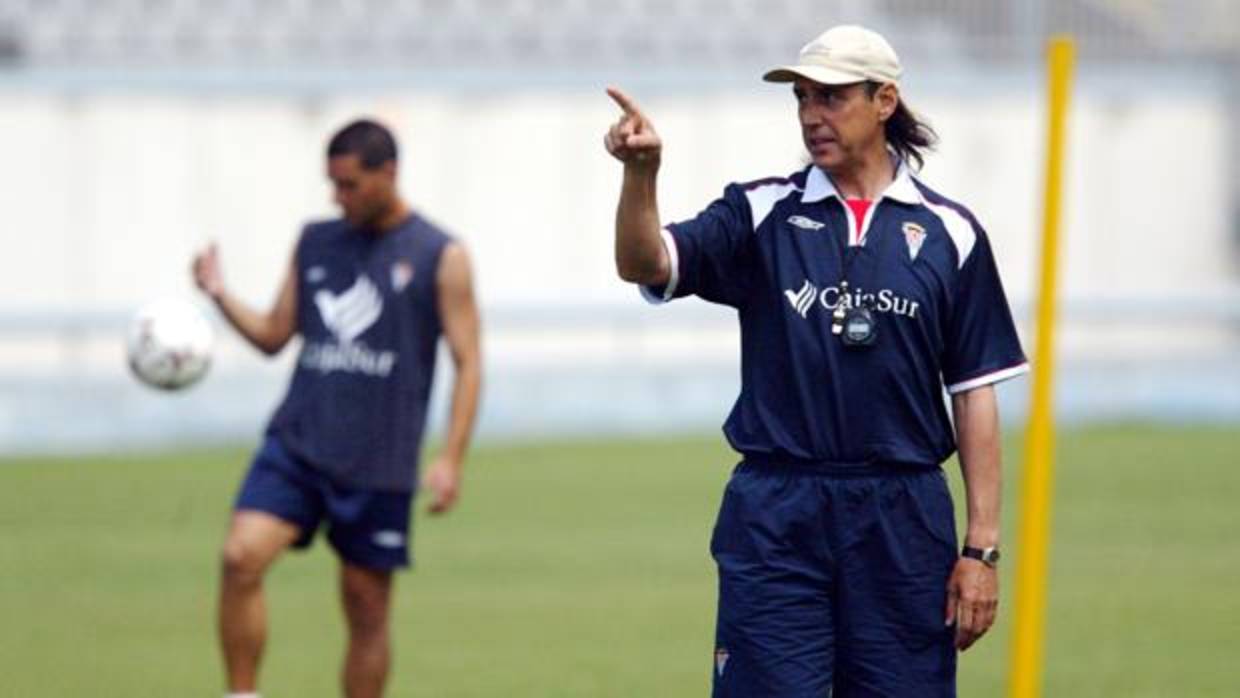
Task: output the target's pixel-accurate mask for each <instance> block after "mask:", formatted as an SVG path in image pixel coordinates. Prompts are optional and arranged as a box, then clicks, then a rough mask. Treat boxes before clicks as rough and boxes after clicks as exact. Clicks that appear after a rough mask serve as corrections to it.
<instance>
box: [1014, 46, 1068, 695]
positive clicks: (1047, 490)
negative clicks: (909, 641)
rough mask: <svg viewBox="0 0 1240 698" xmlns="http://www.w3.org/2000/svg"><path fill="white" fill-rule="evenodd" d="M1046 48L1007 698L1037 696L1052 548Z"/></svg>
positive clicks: (1055, 100) (1051, 230)
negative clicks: (1032, 330) (1038, 261)
mask: <svg viewBox="0 0 1240 698" xmlns="http://www.w3.org/2000/svg"><path fill="white" fill-rule="evenodd" d="M1048 48H1049V51H1048V53H1047V90H1048V94H1049V103H1048V107H1049V118H1050V124H1049V129H1048V131H1047V148H1046V153H1047V155H1046V184H1045V186H1046V191H1045V197H1046V202H1045V212H1044V218H1043V220H1042V269H1041V278H1040V282H1039V283H1040V288H1039V291H1038V318H1037V344H1036V347H1035V350H1034V355H1033V391H1032V399H1031V405H1030V408H1029V425H1028V429H1027V431H1026V436H1025V467H1024V478H1023V482H1022V485H1021V503H1020V531H1019V539H1018V548H1017V553H1018V554H1017V560H1016V617H1015V620H1014V623H1015V630H1014V638H1013V643H1012V671H1011V684H1010V695H1011V698H1038V696H1040V695H1041V693H1042V691H1041V680H1042V655H1043V635H1044V634H1045V626H1046V576H1047V574H1046V571H1047V564H1046V561H1047V557H1048V549H1049V548H1050V545H1049V542H1050V511H1051V492H1052V486H1051V485H1052V482H1053V474H1054V467H1053V466H1054V450H1055V422H1054V414H1053V412H1054V409H1053V404H1052V401H1053V399H1054V396H1053V391H1052V387H1053V385H1052V383H1053V378H1054V375H1055V350H1054V346H1055V343H1054V336H1055V288H1056V281H1057V279H1058V275H1057V267H1058V261H1059V217H1060V201H1061V196H1060V194H1061V188H1062V182H1063V177H1062V173H1063V161H1064V133H1065V130H1066V127H1065V122H1066V121H1067V113H1068V93H1069V91H1070V89H1071V85H1072V65H1073V59H1074V53H1075V48H1074V44H1073V42H1072V38H1071V37H1068V36H1055V37H1052V38H1051V40H1050V42H1049V45H1048Z"/></svg>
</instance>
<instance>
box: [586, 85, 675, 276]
mask: <svg viewBox="0 0 1240 698" xmlns="http://www.w3.org/2000/svg"><path fill="white" fill-rule="evenodd" d="M607 94H608V95H609V96H610V97H611V98H612V99H613V100H614V101H615V102H616V104H617V105H619V106H620V109H621V110H622V111H623V113H622V114H621V116H620V118H619V120H617V121H616V123H614V124H612V126H611V128H610V129H608V131H607V134H606V135H605V136H604V137H603V145H604V146H605V147H606V148H607V152H609V153H611V155H612V157H614V158H616V159H617V160H619V161H620V162H623V163H624V183H623V184H622V185H621V189H620V204H619V205H618V206H617V208H616V271H617V273H619V275H620V278H621V279H624V280H625V281H629V282H633V283H639V284H646V285H650V286H659V285H662V284H666V283H667V282H668V280H669V279H670V277H671V263H670V261H669V258H668V254H667V250H666V249H665V248H664V247H663V240H662V237H661V235H660V234H659V229H660V224H659V204H658V197H657V191H656V189H657V186H656V184H657V179H658V172H659V162H660V160H661V158H662V154H663V141H662V140H661V139H660V138H659V134H658V133H656V132H655V130H654V124H652V123H651V122H650V119H648V118H646V116H645V115H644V114H643V113H642V111H641V109H639V108H638V106H637V103H636V102H634V101H633V99H632V98H631V97H629V96H628V95H626V94H625V93H624V92H622V91H620V90H619V89H617V88H615V87H609V88H607Z"/></svg>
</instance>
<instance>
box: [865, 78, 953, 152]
mask: <svg viewBox="0 0 1240 698" xmlns="http://www.w3.org/2000/svg"><path fill="white" fill-rule="evenodd" d="M865 86H866V93H867V94H869V95H870V96H871V97H873V96H874V93H876V92H878V88H879V87H882V84H881V83H877V82H867V83H866V84H865ZM883 130H884V131H885V132H886V135H887V145H888V147H890V148H891V149H892V150H893V151H895V154H896V155H897V156H899V158H900V159H901V160H904V161H905V162H907V163H909V164H911V165H913V166H914V167H913V169H917V170H920V169H921V168H922V165H924V164H926V161H925V157H924V153H925V151H927V150H934V146H935V145H936V144H938V142H939V134H937V133H935V132H934V129H933V128H931V127H930V124H928V123H926V122H925V121H923V120H922V119H921V118H919V117H918V116H917V115H916V114H915V113H913V110H912V109H909V108H908V105H907V104H905V103H904V99H903V98H901V99H900V101H899V102H897V103H896V110H895V111H894V112H892V114H891V116H890V117H888V119H887V121H886V123H885V124H883Z"/></svg>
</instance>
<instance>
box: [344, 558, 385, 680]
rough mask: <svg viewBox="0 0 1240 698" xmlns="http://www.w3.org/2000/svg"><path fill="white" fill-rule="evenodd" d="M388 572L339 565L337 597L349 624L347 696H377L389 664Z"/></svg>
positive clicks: (346, 666)
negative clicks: (339, 598)
mask: <svg viewBox="0 0 1240 698" xmlns="http://www.w3.org/2000/svg"><path fill="white" fill-rule="evenodd" d="M391 591H392V574H391V573H390V572H383V571H379V570H371V569H366V568H363V567H357V566H355V565H350V564H347V563H346V564H343V565H342V566H341V568H340V597H341V602H342V604H343V605H344V615H345V620H346V621H347V623H348V626H349V650H348V653H347V654H346V655H345V660H344V673H343V682H344V694H345V696H346V697H347V698H379V696H381V695H382V694H383V685H384V683H385V682H386V681H387V675H388V666H389V665H390V663H391V643H390V640H389V637H390V636H389V633H388V613H389V605H390V598H391Z"/></svg>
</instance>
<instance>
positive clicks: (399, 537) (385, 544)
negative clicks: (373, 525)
mask: <svg viewBox="0 0 1240 698" xmlns="http://www.w3.org/2000/svg"><path fill="white" fill-rule="evenodd" d="M370 540H371V542H373V543H374V544H375V545H377V546H379V547H380V548H399V547H401V546H402V545H404V544H405V534H403V533H401V532H400V531H375V534H374V535H373V536H371V537H370Z"/></svg>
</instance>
